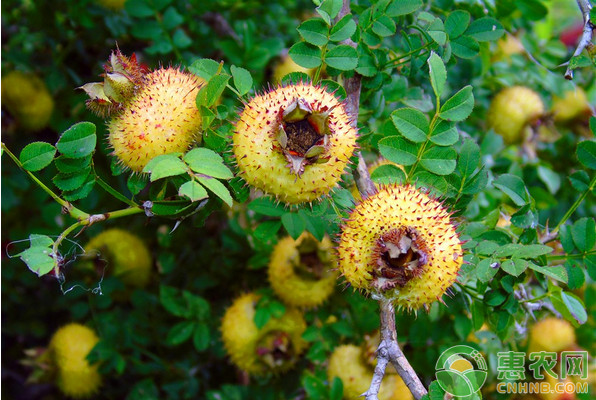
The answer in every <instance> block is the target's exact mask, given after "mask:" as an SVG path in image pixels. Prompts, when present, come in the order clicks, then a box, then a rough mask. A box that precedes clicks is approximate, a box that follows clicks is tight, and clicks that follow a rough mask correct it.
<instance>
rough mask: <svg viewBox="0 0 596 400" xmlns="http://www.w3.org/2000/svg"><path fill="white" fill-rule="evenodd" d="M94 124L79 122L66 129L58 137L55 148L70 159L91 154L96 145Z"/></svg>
mask: <svg viewBox="0 0 596 400" xmlns="http://www.w3.org/2000/svg"><path fill="white" fill-rule="evenodd" d="M95 130H96V128H95V124H92V123H91V122H79V123H78V124H74V125H73V126H71V127H70V128H68V129H67V130H66V131H64V133H63V134H62V135H61V136H60V139H59V140H58V143H56V148H57V149H58V151H59V152H60V153H62V154H64V155H65V156H67V157H70V158H83V157H86V156H88V155H89V154H91V153H93V151H94V150H95V145H96V143H97V136H96V135H95Z"/></svg>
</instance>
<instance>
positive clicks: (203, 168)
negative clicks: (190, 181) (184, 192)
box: [182, 147, 234, 179]
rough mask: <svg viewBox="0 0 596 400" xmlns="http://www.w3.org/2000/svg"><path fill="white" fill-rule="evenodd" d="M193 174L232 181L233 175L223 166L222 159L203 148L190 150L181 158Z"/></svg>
mask: <svg viewBox="0 0 596 400" xmlns="http://www.w3.org/2000/svg"><path fill="white" fill-rule="evenodd" d="M182 159H183V160H184V162H186V163H187V164H188V166H189V167H190V169H192V170H193V171H194V172H196V173H199V174H203V175H207V176H212V177H214V178H217V179H232V178H233V177H234V174H233V173H232V171H230V169H229V168H228V167H227V166H225V165H224V163H223V158H221V156H220V155H219V154H217V153H216V152H214V151H213V150H210V149H207V148H205V147H199V148H196V149H192V150H191V151H189V152H188V153H186V154H185V155H184V157H183V158H182Z"/></svg>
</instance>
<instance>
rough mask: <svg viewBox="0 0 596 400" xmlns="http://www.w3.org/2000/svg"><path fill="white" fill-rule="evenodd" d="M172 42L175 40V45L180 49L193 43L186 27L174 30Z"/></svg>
mask: <svg viewBox="0 0 596 400" xmlns="http://www.w3.org/2000/svg"><path fill="white" fill-rule="evenodd" d="M172 42H174V46H175V47H176V48H178V49H186V48H187V47H189V46H190V45H191V44H192V39H191V38H190V37H188V35H187V34H186V32H184V29H182V28H178V29H176V30H175V31H174V34H173V35H172Z"/></svg>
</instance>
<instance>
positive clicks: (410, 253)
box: [338, 185, 463, 310]
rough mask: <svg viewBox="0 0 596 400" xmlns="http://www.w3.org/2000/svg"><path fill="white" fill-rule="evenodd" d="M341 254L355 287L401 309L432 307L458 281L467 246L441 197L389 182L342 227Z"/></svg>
mask: <svg viewBox="0 0 596 400" xmlns="http://www.w3.org/2000/svg"><path fill="white" fill-rule="evenodd" d="M338 257H339V269H340V272H341V273H342V275H343V276H344V277H345V279H346V280H347V281H348V283H350V284H351V285H352V286H353V287H354V288H356V289H360V290H362V291H365V292H367V293H372V294H374V295H375V296H378V297H382V298H385V299H388V300H391V301H392V302H393V304H395V305H396V306H397V307H399V308H407V309H409V310H416V309H418V308H419V307H421V306H424V308H425V309H427V310H428V309H429V306H430V304H431V303H432V302H434V301H437V300H439V301H442V299H441V297H442V295H443V294H444V293H445V292H446V290H447V289H448V288H449V286H451V284H453V282H455V280H456V278H457V273H458V271H459V268H460V267H461V265H462V263H463V250H462V248H461V243H460V240H459V236H458V234H457V232H456V227H455V225H454V224H453V223H452V222H451V220H450V213H449V212H448V211H447V210H446V209H445V208H444V207H443V205H442V204H441V203H440V202H439V201H438V200H436V199H434V198H431V197H429V196H428V195H427V194H425V193H422V192H421V191H420V190H418V189H416V188H415V187H414V186H410V185H388V186H381V187H380V188H379V189H378V191H377V193H375V194H373V195H371V196H370V197H368V198H366V199H365V200H363V201H362V202H360V203H358V204H357V205H356V206H355V207H354V209H353V210H352V212H351V213H350V215H349V217H348V219H347V220H346V222H345V224H344V226H343V227H342V233H341V237H340V242H339V246H338Z"/></svg>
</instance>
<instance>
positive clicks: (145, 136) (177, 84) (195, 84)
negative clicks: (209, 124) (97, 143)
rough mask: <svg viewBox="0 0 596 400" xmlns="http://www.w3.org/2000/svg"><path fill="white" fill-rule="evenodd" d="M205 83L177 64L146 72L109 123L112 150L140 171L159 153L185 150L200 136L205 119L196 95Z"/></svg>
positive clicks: (121, 159)
mask: <svg viewBox="0 0 596 400" xmlns="http://www.w3.org/2000/svg"><path fill="white" fill-rule="evenodd" d="M203 84H204V80H202V79H201V78H199V77H197V76H195V75H193V74H190V73H187V72H183V71H180V70H179V69H176V68H161V69H158V70H155V71H153V72H151V73H149V74H147V75H146V76H145V78H144V83H143V85H142V88H141V89H140V90H139V92H138V94H137V95H136V96H135V97H134V98H133V99H132V100H131V101H130V103H128V104H127V105H126V108H125V109H124V110H123V112H122V113H120V114H118V115H117V116H116V117H115V118H113V119H112V120H110V121H109V123H108V130H109V137H108V141H109V143H110V146H111V147H112V149H113V154H114V155H115V156H116V157H117V158H118V159H119V160H120V162H121V163H122V164H123V165H124V166H126V167H128V168H130V169H131V170H132V171H134V172H141V171H142V170H143V168H144V167H145V165H147V163H148V162H149V161H150V160H151V159H153V158H154V157H156V156H158V155H162V154H168V153H175V152H185V151H186V150H187V149H188V148H189V147H190V145H191V144H192V143H193V142H195V141H197V140H199V139H200V133H201V123H202V122H201V121H202V120H201V114H200V113H199V110H198V109H197V106H196V104H195V99H196V96H197V93H198V92H199V89H200V87H201V86H202V85H203Z"/></svg>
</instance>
